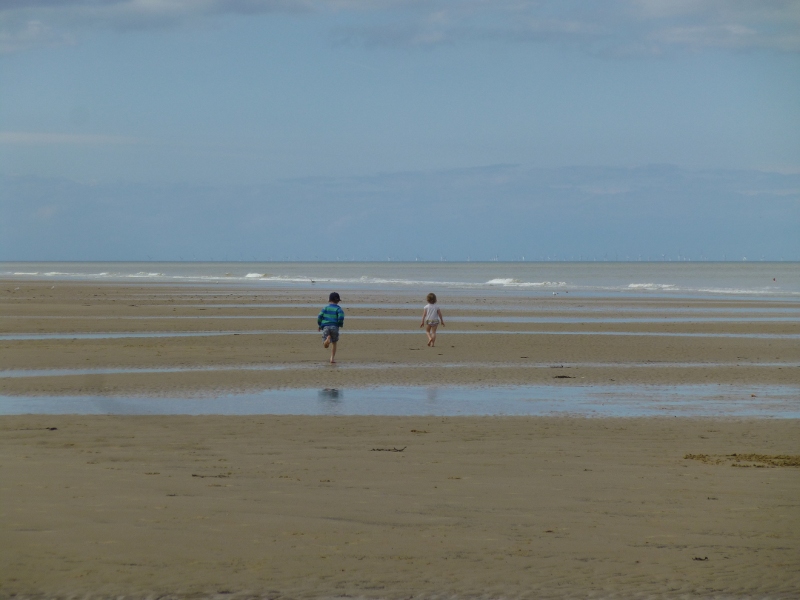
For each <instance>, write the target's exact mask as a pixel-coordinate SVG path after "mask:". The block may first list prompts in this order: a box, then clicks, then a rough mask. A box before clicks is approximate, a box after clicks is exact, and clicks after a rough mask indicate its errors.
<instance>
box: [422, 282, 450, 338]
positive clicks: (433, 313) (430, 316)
mask: <svg viewBox="0 0 800 600" xmlns="http://www.w3.org/2000/svg"><path fill="white" fill-rule="evenodd" d="M425 299H426V300H427V301H428V303H427V304H426V305H425V308H423V309H422V323H420V327H424V328H425V333H426V334H427V336H428V346H430V347H431V348H433V347H434V346H435V345H436V328H437V327H439V324H440V323H441V325H442V327H444V317H443V316H442V310H441V309H440V308H439V307H438V306H437V304H436V294H434V293H430V294H428V295H427V297H426V298H425Z"/></svg>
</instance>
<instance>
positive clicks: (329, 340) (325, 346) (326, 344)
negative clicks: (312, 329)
mask: <svg viewBox="0 0 800 600" xmlns="http://www.w3.org/2000/svg"><path fill="white" fill-rule="evenodd" d="M330 345H331V336H328V337H326V338H325V341H324V342H322V347H323V348H327V347H328V346H330Z"/></svg>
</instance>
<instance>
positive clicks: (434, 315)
mask: <svg viewBox="0 0 800 600" xmlns="http://www.w3.org/2000/svg"><path fill="white" fill-rule="evenodd" d="M425 320H426V321H438V320H439V305H438V304H426V305H425Z"/></svg>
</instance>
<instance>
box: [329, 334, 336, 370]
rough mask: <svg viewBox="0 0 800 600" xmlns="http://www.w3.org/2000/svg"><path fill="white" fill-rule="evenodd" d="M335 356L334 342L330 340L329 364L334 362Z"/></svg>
mask: <svg viewBox="0 0 800 600" xmlns="http://www.w3.org/2000/svg"><path fill="white" fill-rule="evenodd" d="M328 339H330V338H328ZM335 358H336V342H331V364H334V363H335V362H336V361H335V360H334V359H335Z"/></svg>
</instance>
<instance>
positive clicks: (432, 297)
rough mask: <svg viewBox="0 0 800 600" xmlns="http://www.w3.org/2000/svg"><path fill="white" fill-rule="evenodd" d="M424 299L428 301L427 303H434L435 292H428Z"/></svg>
mask: <svg viewBox="0 0 800 600" xmlns="http://www.w3.org/2000/svg"><path fill="white" fill-rule="evenodd" d="M425 299H426V300H427V301H428V304H436V294H434V293H433V292H431V293H430V294H428V295H427V296H426V297H425Z"/></svg>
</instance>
